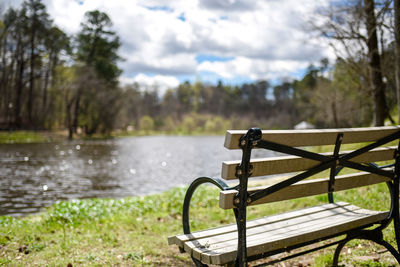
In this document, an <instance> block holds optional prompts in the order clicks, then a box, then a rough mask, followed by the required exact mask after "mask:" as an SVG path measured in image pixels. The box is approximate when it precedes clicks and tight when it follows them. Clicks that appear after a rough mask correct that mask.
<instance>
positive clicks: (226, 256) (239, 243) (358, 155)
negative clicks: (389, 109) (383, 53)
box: [168, 126, 400, 266]
mask: <svg viewBox="0 0 400 267" xmlns="http://www.w3.org/2000/svg"><path fill="white" fill-rule="evenodd" d="M399 138H400V127H399V126H391V127H371V128H349V129H327V130H282V131H261V130H260V129H257V128H252V129H250V130H248V131H228V132H227V134H226V138H225V147H226V148H228V149H241V150H242V159H241V160H238V161H226V162H223V163H222V178H223V179H225V180H232V179H238V180H239V184H238V185H237V186H233V187H229V186H227V184H226V183H225V182H224V180H222V179H212V178H208V177H200V178H198V179H196V180H194V181H193V183H192V184H191V185H190V186H189V188H188V191H187V193H186V196H185V199H184V203H183V216H182V217H183V231H184V234H182V235H177V236H173V237H170V238H168V243H169V244H170V245H172V244H175V245H178V246H179V248H180V250H181V252H187V253H189V254H190V255H191V257H192V259H193V261H194V263H195V264H196V266H207V264H217V265H227V266H247V263H248V262H250V261H254V260H258V259H261V258H266V257H269V256H272V255H276V254H279V253H282V252H287V251H291V250H293V249H297V248H303V247H305V246H308V245H310V244H314V243H318V244H319V245H318V246H316V245H314V246H309V247H308V249H305V250H304V249H303V250H301V251H300V252H298V253H296V254H292V255H289V256H287V257H285V258H283V259H279V260H272V261H269V263H270V264H272V263H275V262H277V261H281V260H285V259H288V258H292V257H295V256H298V255H303V254H305V253H308V252H312V251H316V250H318V249H322V248H326V247H328V246H332V245H337V248H336V251H335V253H334V256H333V265H334V266H337V264H338V259H339V254H340V251H341V250H342V248H343V247H344V245H345V244H346V243H347V242H348V241H349V240H352V239H355V238H358V239H367V240H371V241H374V242H376V243H378V244H380V245H382V246H384V247H385V248H387V249H388V250H389V251H390V252H391V254H392V255H393V256H394V257H395V259H396V260H397V262H398V263H399V264H400V254H399V251H398V250H396V249H395V248H394V247H393V246H392V245H391V244H389V243H388V242H387V241H385V240H384V239H383V234H382V230H383V229H384V228H386V227H387V226H388V225H389V223H390V222H391V221H394V231H395V237H396V242H397V244H396V245H397V247H398V248H400V224H399V223H400V221H399V175H400V154H399V146H400V144H399V143H398V140H399ZM393 141H395V142H396V144H397V145H396V146H389V147H388V146H385V145H387V144H388V143H390V142H392V143H393ZM351 143H364V144H360V145H358V147H361V148H359V149H356V150H352V151H341V149H340V148H341V145H342V144H351ZM365 143H367V144H365ZM324 145H334V148H333V151H332V152H331V153H314V152H309V151H308V150H305V149H304V148H302V147H312V146H324ZM252 149H267V150H271V151H275V152H280V153H284V154H287V155H284V156H276V157H269V158H262V159H251V151H252ZM384 161H385V162H386V163H387V161H389V162H390V164H386V165H385V166H380V165H378V164H376V162H384ZM343 168H349V169H353V170H356V172H350V174H346V175H339V172H340V171H341V170H342V169H343ZM325 170H328V171H330V175H329V177H326V178H318V179H313V177H314V175H316V174H318V173H320V172H322V171H325ZM274 174H286V176H285V177H287V178H285V179H283V180H281V181H279V182H277V183H275V184H273V185H270V186H267V187H256V188H248V179H249V178H252V177H259V176H267V175H274ZM311 176H313V177H312V178H311V179H307V178H310V177H311ZM305 179H307V180H305ZM203 183H212V184H214V185H216V186H218V187H219V188H220V189H221V191H220V200H219V206H220V207H221V208H222V209H233V211H234V213H235V218H236V224H233V225H226V226H222V227H218V228H213V229H208V230H204V231H198V232H193V233H191V231H190V225H189V205H190V200H191V197H192V195H193V192H194V191H195V190H196V188H197V187H198V186H199V185H201V184H203ZM377 183H386V184H387V186H388V188H389V192H390V196H391V204H390V207H382V209H383V210H386V211H372V210H368V209H363V208H360V207H357V206H355V205H352V204H350V203H346V202H334V199H333V192H335V191H341V190H347V189H351V188H357V187H362V186H366V185H372V184H377ZM326 193H327V194H328V199H329V203H327V204H324V205H319V206H314V207H308V208H304V209H301V210H295V211H290V212H286V213H283V214H278V215H273V216H267V217H263V218H259V219H256V220H249V221H247V220H246V211H247V209H246V208H247V206H250V205H257V204H263V203H271V202H276V201H282V200H288V199H295V198H300V197H306V196H313V195H318V194H326ZM362 197H363V196H360V198H362ZM339 236H340V237H341V238H335V237H339ZM323 240H327V241H329V242H328V243H327V241H325V242H322V243H321V242H320V241H323ZM310 247H311V248H310ZM265 264H266V263H263V265H262V266H265Z"/></svg>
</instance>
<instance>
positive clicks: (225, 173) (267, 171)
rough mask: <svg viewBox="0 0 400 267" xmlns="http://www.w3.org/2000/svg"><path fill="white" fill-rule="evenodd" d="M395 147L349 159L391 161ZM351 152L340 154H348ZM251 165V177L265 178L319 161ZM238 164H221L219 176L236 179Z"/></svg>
mask: <svg viewBox="0 0 400 267" xmlns="http://www.w3.org/2000/svg"><path fill="white" fill-rule="evenodd" d="M395 150H396V147H394V146H393V147H386V148H385V147H381V148H376V149H373V150H371V151H369V152H367V153H364V154H361V155H359V156H357V157H354V158H353V159H351V161H353V162H358V163H367V162H379V161H385V160H391V159H393V154H394V151H395ZM350 152H351V151H344V152H342V153H341V155H343V154H348V153H350ZM322 154H323V155H332V153H322ZM250 162H251V164H252V165H253V173H252V175H251V177H257V176H265V175H271V174H281V173H290V172H298V171H303V170H308V169H310V168H312V167H314V166H316V165H318V164H319V163H320V162H319V161H314V160H310V159H305V158H300V157H297V156H282V157H269V158H262V159H253V160H251V161H250ZM239 164H240V160H233V161H224V162H223V163H222V171H221V176H222V178H224V179H226V180H232V179H237V178H236V176H235V172H236V167H237V166H238V165H239Z"/></svg>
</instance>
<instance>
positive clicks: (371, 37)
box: [364, 0, 389, 126]
mask: <svg viewBox="0 0 400 267" xmlns="http://www.w3.org/2000/svg"><path fill="white" fill-rule="evenodd" d="M364 5H365V6H364V11H365V15H366V26H367V34H368V40H367V47H368V58H369V63H368V64H369V69H370V73H371V87H372V93H373V98H374V125H375V126H381V125H383V124H384V122H385V118H386V117H387V116H388V114H389V112H388V108H387V105H386V100H385V85H384V83H383V80H382V70H381V62H380V56H379V50H378V37H377V34H376V18H375V12H374V10H375V4H374V0H364Z"/></svg>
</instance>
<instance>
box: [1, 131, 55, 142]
mask: <svg viewBox="0 0 400 267" xmlns="http://www.w3.org/2000/svg"><path fill="white" fill-rule="evenodd" d="M47 141H49V139H48V138H47V137H45V136H43V135H41V134H40V133H37V132H33V131H10V132H0V144H21V143H43V142H47Z"/></svg>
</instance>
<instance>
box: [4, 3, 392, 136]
mask: <svg viewBox="0 0 400 267" xmlns="http://www.w3.org/2000/svg"><path fill="white" fill-rule="evenodd" d="M344 2H346V1H344ZM350 7H352V6H351V5H350ZM385 7H386V8H391V6H390V5H389V6H385ZM0 11H1V10H0ZM1 13H2V15H1V18H0V70H1V72H0V96H1V97H0V128H1V129H68V130H69V136H70V137H71V138H72V136H73V134H74V133H77V132H78V130H79V129H82V132H83V133H85V134H87V135H92V134H95V133H100V134H109V133H110V132H111V131H113V130H115V129H122V130H126V129H128V130H144V131H152V130H160V131H165V132H187V133H193V132H202V131H204V132H220V131H224V130H226V129H227V128H247V127H250V126H254V125H256V126H259V127H263V128H292V127H293V126H294V125H295V124H297V123H299V122H300V121H308V122H310V123H313V124H315V125H316V126H317V127H349V126H353V127H354V126H366V125H371V124H372V123H374V124H375V125H381V124H382V123H383V120H384V119H385V118H387V117H390V116H389V111H391V110H394V108H395V106H396V103H397V102H396V82H395V80H396V79H395V69H396V68H397V66H396V64H395V62H394V60H393V58H395V49H394V45H393V38H392V39H391V42H387V43H384V42H383V41H382V42H381V46H380V48H379V49H378V52H379V53H378V56H379V59H380V62H379V71H380V75H381V76H380V79H381V83H380V84H378V85H379V86H380V87H379V88H378V87H377V86H376V84H374V82H376V81H377V79H376V77H377V76H376V73H374V72H371V71H370V70H371V61H370V56H371V53H367V52H365V53H364V54H363V53H361V52H360V51H358V52H357V55H356V56H354V55H353V54H351V55H350V54H349V55H348V56H346V57H339V58H338V59H337V61H336V62H335V63H334V64H333V65H332V64H331V65H330V64H329V62H328V61H327V60H321V62H320V64H319V65H318V66H312V65H310V67H309V68H308V69H307V71H306V73H305V75H304V77H303V78H301V79H299V80H290V79H282V80H281V82H275V83H274V84H272V85H271V84H270V83H269V82H268V81H256V82H254V83H249V84H243V85H239V86H230V85H226V84H223V83H222V82H219V83H218V84H217V85H210V84H206V83H202V82H200V81H199V82H195V83H189V82H185V83H182V84H181V85H179V86H178V87H177V88H172V89H169V90H167V92H166V93H165V94H164V95H159V93H158V91H157V88H153V89H149V88H147V89H146V90H143V88H140V86H139V85H138V84H132V85H130V86H124V87H122V86H121V85H119V84H118V78H119V76H120V74H121V70H120V69H119V68H118V67H117V62H118V60H120V57H119V55H118V49H119V47H120V42H119V38H118V36H117V35H116V33H115V32H114V31H113V30H112V22H111V20H110V18H109V17H108V15H107V14H105V13H103V12H100V11H97V10H94V11H90V12H87V13H86V14H85V18H84V21H83V22H82V23H81V30H80V32H79V33H78V34H77V35H76V36H68V35H67V34H65V33H64V32H63V31H62V30H61V29H59V28H58V27H57V26H56V25H54V23H53V22H52V20H51V18H50V17H49V15H48V13H47V11H46V7H45V5H44V4H43V3H42V2H41V0H26V1H25V2H23V4H22V5H21V7H20V8H17V9H13V8H9V9H7V10H3V11H2V12H1ZM384 14H389V15H388V16H392V15H393V14H392V13H390V12H387V13H384ZM382 36H383V35H382ZM332 38H333V37H332ZM346 40H347V39H346ZM367 48H369V47H367ZM361 51H363V50H361ZM366 51H368V49H367V50H366ZM373 56H376V55H373ZM374 64H375V66H374V67H376V62H374ZM371 77H375V78H374V79H371ZM378 89H379V90H380V91H379V92H380V93H379V94H377V90H378ZM382 93H383V95H382ZM377 97H378V98H377ZM382 97H383V102H382ZM379 101H380V102H379Z"/></svg>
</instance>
